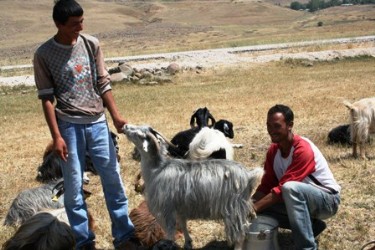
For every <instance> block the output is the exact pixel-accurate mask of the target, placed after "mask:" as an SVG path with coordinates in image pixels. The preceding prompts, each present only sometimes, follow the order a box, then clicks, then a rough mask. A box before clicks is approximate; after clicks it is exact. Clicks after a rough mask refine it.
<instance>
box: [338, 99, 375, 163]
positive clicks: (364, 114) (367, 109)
mask: <svg viewBox="0 0 375 250" xmlns="http://www.w3.org/2000/svg"><path fill="white" fill-rule="evenodd" d="M344 105H345V106H346V107H347V108H348V109H349V110H350V138H351V141H352V143H353V145H352V146H353V156H354V157H358V154H357V145H358V144H359V153H360V156H361V157H362V158H366V156H365V145H366V142H367V140H368V138H369V134H370V133H374V132H375V97H373V98H364V99H361V100H359V101H357V102H354V103H350V102H348V101H344Z"/></svg>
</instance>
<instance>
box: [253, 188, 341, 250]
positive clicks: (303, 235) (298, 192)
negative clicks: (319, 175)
mask: <svg viewBox="0 0 375 250" xmlns="http://www.w3.org/2000/svg"><path fill="white" fill-rule="evenodd" d="M282 196H283V200H284V203H278V204H276V205H274V206H272V207H270V208H268V209H266V210H264V211H262V212H261V213H260V214H266V215H269V216H271V217H273V218H275V219H277V220H278V222H279V226H280V227H281V228H287V229H291V230H292V236H293V240H294V244H295V249H298V250H300V249H317V244H316V242H315V238H314V231H315V230H314V222H315V221H317V220H325V219H328V218H330V217H332V216H333V215H335V214H336V213H337V210H338V207H339V204H340V195H339V194H330V193H327V192H325V191H323V190H321V189H319V188H317V187H314V186H312V185H310V184H306V183H302V182H296V181H290V182H286V183H285V184H284V185H283V186H282Z"/></svg>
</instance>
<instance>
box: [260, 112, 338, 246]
mask: <svg viewBox="0 0 375 250" xmlns="http://www.w3.org/2000/svg"><path fill="white" fill-rule="evenodd" d="M293 120H294V115H293V111H292V110H291V109H290V108H289V107H287V106H285V105H275V106H273V107H272V108H270V110H269V111H268V114H267V131H268V134H269V135H270V137H271V141H272V144H271V146H270V147H269V149H268V152H267V156H266V161H265V164H264V170H265V174H264V176H263V178H262V181H261V184H260V185H259V187H258V189H257V191H256V192H255V194H254V196H253V199H254V200H255V201H254V202H255V203H254V209H255V211H256V212H257V213H258V214H266V215H269V216H271V217H273V218H275V219H277V220H278V221H279V225H280V227H282V228H288V229H291V230H292V235H293V239H294V243H295V248H296V249H298V250H300V249H317V244H316V242H315V237H316V236H318V235H319V234H320V233H321V232H322V231H323V230H324V229H325V228H326V224H325V222H324V221H323V219H327V218H329V217H331V216H333V215H335V214H336V212H337V210H338V207H339V204H340V190H341V188H340V186H339V185H338V184H337V182H336V181H335V179H334V177H333V174H332V172H331V170H330V169H329V167H328V164H327V161H326V159H325V158H324V156H323V155H322V153H321V152H320V151H319V149H318V148H317V147H316V146H315V145H314V144H313V143H312V142H311V141H310V140H309V139H307V138H304V137H301V136H298V135H295V134H293V132H292V128H293Z"/></svg>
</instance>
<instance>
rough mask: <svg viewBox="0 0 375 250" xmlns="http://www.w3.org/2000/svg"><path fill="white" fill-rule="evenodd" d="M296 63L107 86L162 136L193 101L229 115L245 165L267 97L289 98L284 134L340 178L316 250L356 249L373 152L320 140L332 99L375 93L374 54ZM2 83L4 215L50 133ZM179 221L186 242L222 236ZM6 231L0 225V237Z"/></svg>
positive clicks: (367, 231)
mask: <svg viewBox="0 0 375 250" xmlns="http://www.w3.org/2000/svg"><path fill="white" fill-rule="evenodd" d="M303 65H305V64H303V63H300V62H299V61H291V60H288V61H282V62H274V63H268V64H261V65H256V66H255V65H252V66H248V67H247V66H243V67H240V68H237V69H236V70H234V69H215V70H206V71H203V72H202V73H201V74H191V72H185V73H181V74H179V75H177V76H176V77H175V78H174V81H173V83H171V84H166V85H161V86H137V85H127V84H116V85H115V86H114V90H113V91H114V95H115V98H116V100H117V105H118V106H119V108H120V110H121V112H122V114H123V115H124V116H125V117H126V118H127V119H128V121H129V123H131V124H149V125H151V126H152V127H153V128H155V129H157V130H158V131H160V132H161V133H163V134H164V135H165V136H166V137H167V138H171V137H172V136H173V135H174V134H175V133H177V132H178V131H181V130H183V129H186V128H188V127H189V124H188V123H189V119H190V115H191V114H192V112H193V111H194V110H195V109H196V108H198V107H203V106H206V107H208V108H209V109H210V111H211V113H212V114H213V115H214V116H215V118H216V119H228V120H231V121H233V123H234V127H235V138H234V142H236V143H243V144H244V148H242V149H237V150H236V151H235V160H237V161H239V162H241V163H243V164H245V165H246V166H247V167H249V168H251V167H254V166H261V165H262V164H263V161H264V157H265V153H266V150H267V147H268V145H269V143H270V140H269V137H268V135H267V131H266V126H265V120H266V112H267V110H268V109H269V108H270V107H271V106H272V105H274V104H276V103H283V104H287V105H289V106H290V107H291V108H292V109H293V110H294V112H295V126H294V132H295V133H298V134H301V135H304V136H306V137H308V138H310V139H311V140H313V141H314V142H315V143H316V144H317V145H318V147H319V148H320V149H321V151H322V152H323V154H324V155H325V156H326V158H327V160H328V162H329V164H330V167H331V169H332V171H333V173H334V175H335V177H336V179H337V181H338V182H339V184H340V185H341V186H342V204H341V207H340V210H339V212H338V214H337V215H336V216H335V217H333V218H332V219H329V220H328V228H327V229H326V230H325V231H324V233H323V234H322V235H321V237H320V249H327V250H331V249H348V250H349V249H359V247H360V246H361V245H362V244H364V243H365V242H367V241H369V240H371V239H374V235H375V231H374V228H375V215H374V213H373V208H374V206H375V204H374V203H375V200H374V199H373V197H374V194H375V184H374V182H373V179H374V177H375V163H374V159H375V150H374V149H373V146H372V147H369V149H368V157H369V160H358V159H353V158H352V157H351V156H350V152H351V149H350V148H348V147H344V146H337V145H328V144H327V141H326V140H327V134H328V132H329V130H330V129H331V128H333V127H336V126H338V125H340V124H344V123H347V122H348V111H347V110H346V108H345V107H344V106H343V104H342V101H343V100H344V99H346V100H349V101H354V100H357V99H360V98H363V97H368V96H369V95H370V96H371V93H373V91H375V87H374V86H375V85H374V82H375V66H374V65H375V59H374V58H366V57H362V58H355V59H346V60H341V61H334V62H319V63H317V62H315V63H314V65H313V66H312V67H306V66H303ZM3 91H5V92H6V93H7V94H4V95H2V96H0V106H1V107H2V108H1V109H0V124H1V134H2V140H1V142H0V166H1V168H0V187H1V197H2V199H1V200H0V218H3V217H4V216H5V215H6V213H7V210H8V208H9V206H10V204H11V202H12V199H13V198H14V197H15V196H16V195H17V194H18V193H19V192H20V191H22V190H23V189H26V188H31V187H36V186H38V185H40V184H39V183H38V182H36V181H35V176H36V168H37V167H38V164H39V163H40V162H41V160H42V154H43V151H44V148H45V146H46V145H47V143H48V142H49V141H50V135H49V131H48V128H47V125H46V124H45V121H44V118H43V114H42V110H41V107H40V102H39V101H38V100H37V98H36V92H35V89H33V88H25V87H23V88H22V87H20V88H14V89H9V88H8V89H3ZM111 127H112V125H111ZM112 128H113V127H112ZM119 136H120V139H119V144H120V154H121V156H122V160H121V165H122V177H123V180H124V181H125V183H126V188H127V195H128V197H129V200H130V208H133V207H135V206H137V205H138V204H139V203H140V202H141V201H142V199H143V197H142V196H141V195H139V194H136V193H135V191H134V187H133V185H132V183H133V180H134V178H135V175H136V174H137V173H138V171H139V163H138V162H136V161H134V160H133V159H132V158H131V151H132V149H133V145H131V144H130V143H129V142H128V141H127V140H126V139H125V136H123V135H119ZM91 181H92V182H91V183H90V184H89V185H88V186H87V189H88V190H90V191H92V192H93V196H91V197H90V198H89V199H88V201H87V202H88V204H89V208H90V210H91V211H92V212H93V214H94V215H95V218H97V228H96V234H97V241H98V245H99V247H100V248H101V249H111V247H112V246H111V234H110V224H109V218H108V215H107V211H106V209H105V205H104V199H103V194H102V191H101V186H100V183H99V180H98V177H97V176H92V177H91ZM189 229H190V231H191V234H192V237H193V244H194V246H195V248H201V247H204V246H206V245H207V244H208V243H210V242H212V241H222V240H224V232H223V228H222V224H221V223H220V222H204V221H194V222H190V223H189ZM14 230H15V229H14V228H11V227H4V226H0V244H2V243H3V242H4V241H5V240H6V239H7V238H9V237H10V236H11V235H12V233H13V232H14ZM179 243H181V241H179ZM283 249H288V248H287V247H285V248H283Z"/></svg>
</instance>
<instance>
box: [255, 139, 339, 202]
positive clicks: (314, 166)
mask: <svg viewBox="0 0 375 250" xmlns="http://www.w3.org/2000/svg"><path fill="white" fill-rule="evenodd" d="M264 170H265V174H264V176H263V178H262V181H261V184H260V185H259V187H258V189H257V191H260V192H262V193H263V194H268V193H270V192H273V193H274V194H276V195H278V196H281V187H282V185H283V184H284V183H286V182H288V181H300V182H304V183H308V184H311V185H314V186H316V187H318V188H320V189H322V190H324V191H327V192H338V193H339V192H340V190H341V187H340V186H339V185H338V184H337V182H336V180H335V178H334V177H333V174H332V172H331V170H330V169H329V167H328V163H327V161H326V159H325V158H324V156H323V154H322V153H321V152H320V150H319V149H318V148H317V147H316V146H315V144H314V143H312V142H311V141H310V140H309V139H307V138H304V137H301V136H298V135H294V136H293V145H292V148H291V150H290V153H289V155H288V157H286V158H283V157H282V156H281V151H280V149H279V147H278V144H276V143H272V144H271V146H270V148H269V149H268V152H267V156H266V161H265V164H264Z"/></svg>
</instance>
